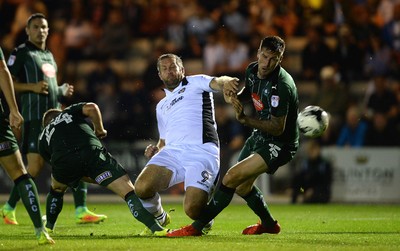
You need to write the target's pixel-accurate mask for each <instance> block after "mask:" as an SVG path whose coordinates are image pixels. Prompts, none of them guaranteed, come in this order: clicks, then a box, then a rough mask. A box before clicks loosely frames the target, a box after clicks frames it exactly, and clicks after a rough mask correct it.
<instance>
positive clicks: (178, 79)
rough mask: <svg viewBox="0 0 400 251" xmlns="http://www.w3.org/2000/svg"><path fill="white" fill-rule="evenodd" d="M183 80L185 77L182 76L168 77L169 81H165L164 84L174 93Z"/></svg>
mask: <svg viewBox="0 0 400 251" xmlns="http://www.w3.org/2000/svg"><path fill="white" fill-rule="evenodd" d="M182 78H183V77H181V76H171V77H170V76H168V78H167V79H164V84H165V86H166V87H167V89H168V90H171V91H172V90H173V89H175V88H176V87H177V86H178V85H179V83H180V82H181V81H182Z"/></svg>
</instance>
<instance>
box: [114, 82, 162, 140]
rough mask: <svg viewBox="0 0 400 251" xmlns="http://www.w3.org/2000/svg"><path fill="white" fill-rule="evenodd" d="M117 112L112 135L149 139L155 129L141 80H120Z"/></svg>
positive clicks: (125, 138) (120, 138)
mask: <svg viewBox="0 0 400 251" xmlns="http://www.w3.org/2000/svg"><path fill="white" fill-rule="evenodd" d="M118 103H119V108H118V110H119V112H118V118H117V121H116V124H117V125H118V131H117V132H116V134H115V135H114V136H115V137H114V138H115V139H118V140H129V141H135V140H143V139H149V138H151V137H152V135H154V131H156V123H155V122H153V118H152V117H153V114H152V113H151V112H150V111H149V109H150V106H149V105H148V104H147V97H146V93H145V90H144V87H143V82H142V81H140V80H139V79H129V80H128V79H126V80H125V81H122V83H121V88H120V94H119V102H118Z"/></svg>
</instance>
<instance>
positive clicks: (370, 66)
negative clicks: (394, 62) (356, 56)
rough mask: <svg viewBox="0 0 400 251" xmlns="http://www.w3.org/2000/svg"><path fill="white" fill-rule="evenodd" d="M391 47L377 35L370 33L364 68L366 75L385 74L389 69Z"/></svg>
mask: <svg viewBox="0 0 400 251" xmlns="http://www.w3.org/2000/svg"><path fill="white" fill-rule="evenodd" d="M391 57H392V51H391V49H390V48H389V47H388V46H387V45H386V44H384V43H383V41H382V39H381V37H380V36H379V35H374V34H373V35H371V37H370V46H369V47H368V50H367V55H366V58H365V60H366V62H365V63H364V70H365V73H366V76H373V75H387V74H388V73H389V71H390V63H391V62H390V61H391Z"/></svg>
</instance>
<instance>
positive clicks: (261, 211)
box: [242, 186, 275, 227]
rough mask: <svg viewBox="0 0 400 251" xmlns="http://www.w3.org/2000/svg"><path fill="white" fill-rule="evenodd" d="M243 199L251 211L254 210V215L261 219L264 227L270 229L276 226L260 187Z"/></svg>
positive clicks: (254, 187)
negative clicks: (269, 227)
mask: <svg viewBox="0 0 400 251" xmlns="http://www.w3.org/2000/svg"><path fill="white" fill-rule="evenodd" d="M242 198H243V199H244V200H245V201H246V202H247V205H248V206H249V207H250V208H251V210H253V211H254V213H255V214H257V215H258V217H260V219H261V224H262V225H263V226H266V227H268V226H273V225H275V219H274V218H273V217H272V215H271V213H270V212H269V209H268V206H267V203H266V202H265V200H264V197H263V195H262V193H261V191H260V189H258V187H256V186H253V189H252V190H251V191H250V193H249V194H248V195H246V196H243V197H242Z"/></svg>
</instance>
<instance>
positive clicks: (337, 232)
mask: <svg viewBox="0 0 400 251" xmlns="http://www.w3.org/2000/svg"><path fill="white" fill-rule="evenodd" d="M44 208H45V207H44V205H43V204H42V212H43V211H44ZM164 208H165V209H166V210H168V209H171V208H174V209H175V212H173V213H171V216H172V224H171V226H170V227H172V228H178V227H180V226H183V225H186V224H189V223H190V222H191V220H190V219H189V218H188V217H187V216H186V215H185V214H184V212H183V209H182V206H181V204H165V205H164ZM89 209H90V210H92V211H94V212H96V213H101V214H106V215H107V216H108V219H107V220H106V221H105V222H104V223H101V224H89V225H77V224H75V218H74V208H73V205H72V204H69V203H66V204H65V205H64V208H63V211H62V213H61V214H60V216H59V220H58V222H57V225H56V229H55V231H56V232H55V233H54V234H52V237H53V238H54V240H55V241H56V244H55V245H53V246H44V247H42V246H38V245H37V242H36V240H35V238H34V234H33V227H32V224H31V222H30V220H29V216H28V214H27V213H26V211H25V209H24V207H23V206H22V205H21V204H19V205H18V208H17V220H18V222H19V223H20V225H19V226H8V225H4V224H3V223H0V250H27V249H33V250H50V249H51V250H96V251H99V250H175V251H176V250H190V251H194V250H202V251H203V250H205V249H209V250H210V251H211V250H229V251H233V250H258V249H260V250H261V249H262V250H324V251H325V250H399V246H400V245H399V244H400V206H399V205H350V204H345V205H341V204H328V205H281V204H279V205H274V204H272V205H270V209H271V212H272V213H273V214H274V216H275V218H276V219H278V221H279V222H280V224H281V226H282V232H281V233H280V234H278V235H260V236H244V235H241V231H242V230H243V229H244V228H245V227H246V226H248V225H251V224H254V223H256V222H257V217H256V216H255V215H254V214H253V213H252V212H251V211H250V209H249V208H248V207H247V206H246V205H238V204H233V205H230V206H228V207H227V208H226V209H225V210H224V211H223V212H222V213H221V214H220V215H219V216H218V217H217V218H216V222H215V225H214V228H213V231H212V232H211V233H210V235H207V236H203V237H189V238H175V239H167V238H155V237H139V236H138V234H139V233H140V232H141V231H142V230H143V228H144V226H143V225H142V224H141V223H140V222H138V221H136V220H135V219H134V218H133V217H132V215H131V214H130V212H129V210H128V207H127V206H126V204H124V203H122V202H121V203H113V204H103V203H98V204H93V203H89Z"/></svg>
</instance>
